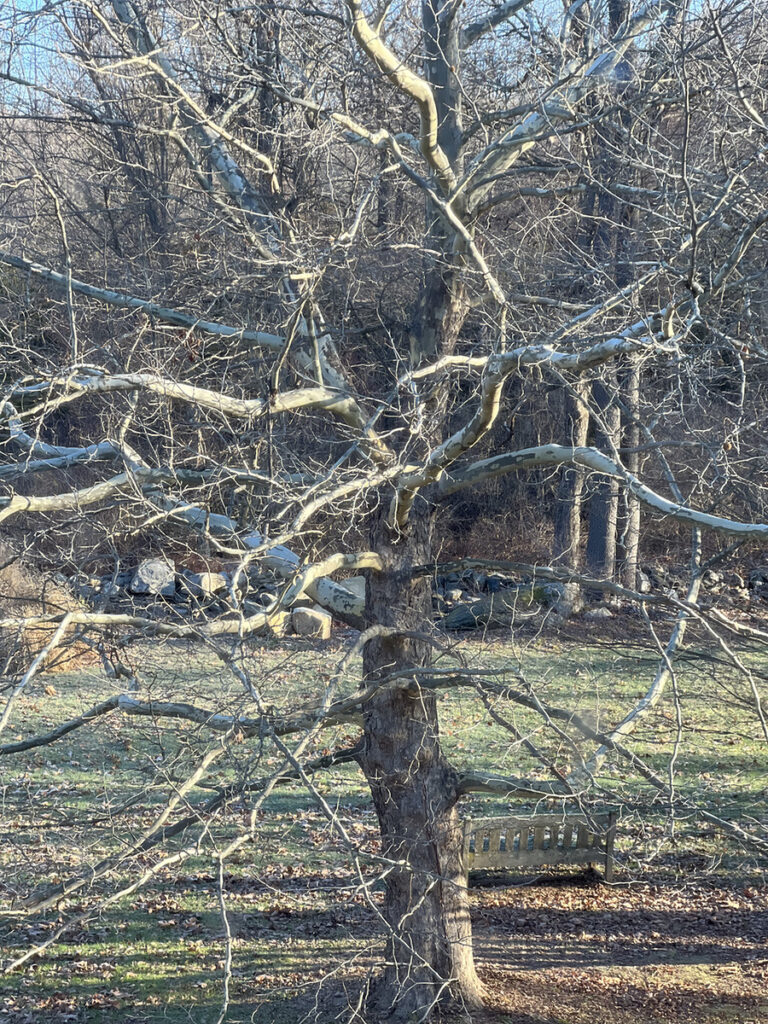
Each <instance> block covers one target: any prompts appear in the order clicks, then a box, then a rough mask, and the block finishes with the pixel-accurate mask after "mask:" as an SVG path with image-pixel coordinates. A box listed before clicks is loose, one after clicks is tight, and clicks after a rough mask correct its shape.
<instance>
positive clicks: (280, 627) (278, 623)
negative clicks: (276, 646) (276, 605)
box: [267, 611, 291, 637]
mask: <svg viewBox="0 0 768 1024" xmlns="http://www.w3.org/2000/svg"><path fill="white" fill-rule="evenodd" d="M267 631H268V632H269V633H271V634H272V636H279V637H282V636H285V635H286V634H287V633H290V631H291V613H290V612H282V611H281V612H273V613H272V614H271V615H270V616H269V622H268V623H267Z"/></svg>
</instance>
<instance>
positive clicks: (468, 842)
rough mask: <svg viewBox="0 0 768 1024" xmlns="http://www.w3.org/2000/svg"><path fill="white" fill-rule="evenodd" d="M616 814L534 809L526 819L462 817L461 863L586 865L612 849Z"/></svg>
mask: <svg viewBox="0 0 768 1024" xmlns="http://www.w3.org/2000/svg"><path fill="white" fill-rule="evenodd" d="M615 831H616V816H615V814H614V813H613V812H611V813H608V814H593V815H590V817H589V820H588V819H587V818H586V817H585V816H584V815H583V814H537V815H536V816H535V817H531V818H475V819H474V820H468V821H465V822H464V865H465V868H466V870H467V871H469V870H470V869H474V870H477V869H478V868H506V869H509V868H515V867H526V866H529V867H530V866H533V867H535V866H538V865H541V864H590V863H592V862H594V861H598V860H603V858H605V857H610V856H611V855H612V853H613V837H614V834H615Z"/></svg>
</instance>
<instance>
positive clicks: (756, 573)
mask: <svg viewBox="0 0 768 1024" xmlns="http://www.w3.org/2000/svg"><path fill="white" fill-rule="evenodd" d="M747 585H748V586H749V588H750V590H756V589H757V588H758V587H760V588H762V587H764V586H766V585H768V569H753V570H752V571H751V572H750V574H749V580H748V584H747ZM742 586H743V584H742Z"/></svg>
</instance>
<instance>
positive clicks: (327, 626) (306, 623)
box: [291, 608, 331, 640]
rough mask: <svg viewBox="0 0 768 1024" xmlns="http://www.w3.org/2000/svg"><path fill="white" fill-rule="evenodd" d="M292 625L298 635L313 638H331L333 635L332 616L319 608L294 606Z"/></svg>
mask: <svg viewBox="0 0 768 1024" xmlns="http://www.w3.org/2000/svg"><path fill="white" fill-rule="evenodd" d="M291 625H292V626H293V631H294V633H296V634H297V635H298V636H306V637H311V638H312V639H313V640H329V639H330V636H331V616H330V615H329V614H328V612H323V611H320V610H319V609H315V608H294V609H293V611H292V612H291Z"/></svg>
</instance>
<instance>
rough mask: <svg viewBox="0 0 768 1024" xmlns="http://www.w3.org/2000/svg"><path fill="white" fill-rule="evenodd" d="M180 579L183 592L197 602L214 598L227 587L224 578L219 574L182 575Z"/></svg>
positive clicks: (191, 573) (196, 573)
mask: <svg viewBox="0 0 768 1024" xmlns="http://www.w3.org/2000/svg"><path fill="white" fill-rule="evenodd" d="M182 579H183V585H184V588H185V590H187V591H188V592H189V593H190V594H191V595H192V597H196V598H197V599H198V600H205V599H206V598H211V597H214V596H215V595H216V594H219V593H221V592H222V591H226V589H227V585H228V583H227V578H226V576H224V575H223V574H222V573H220V572H190V573H184V575H183V577H182Z"/></svg>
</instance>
